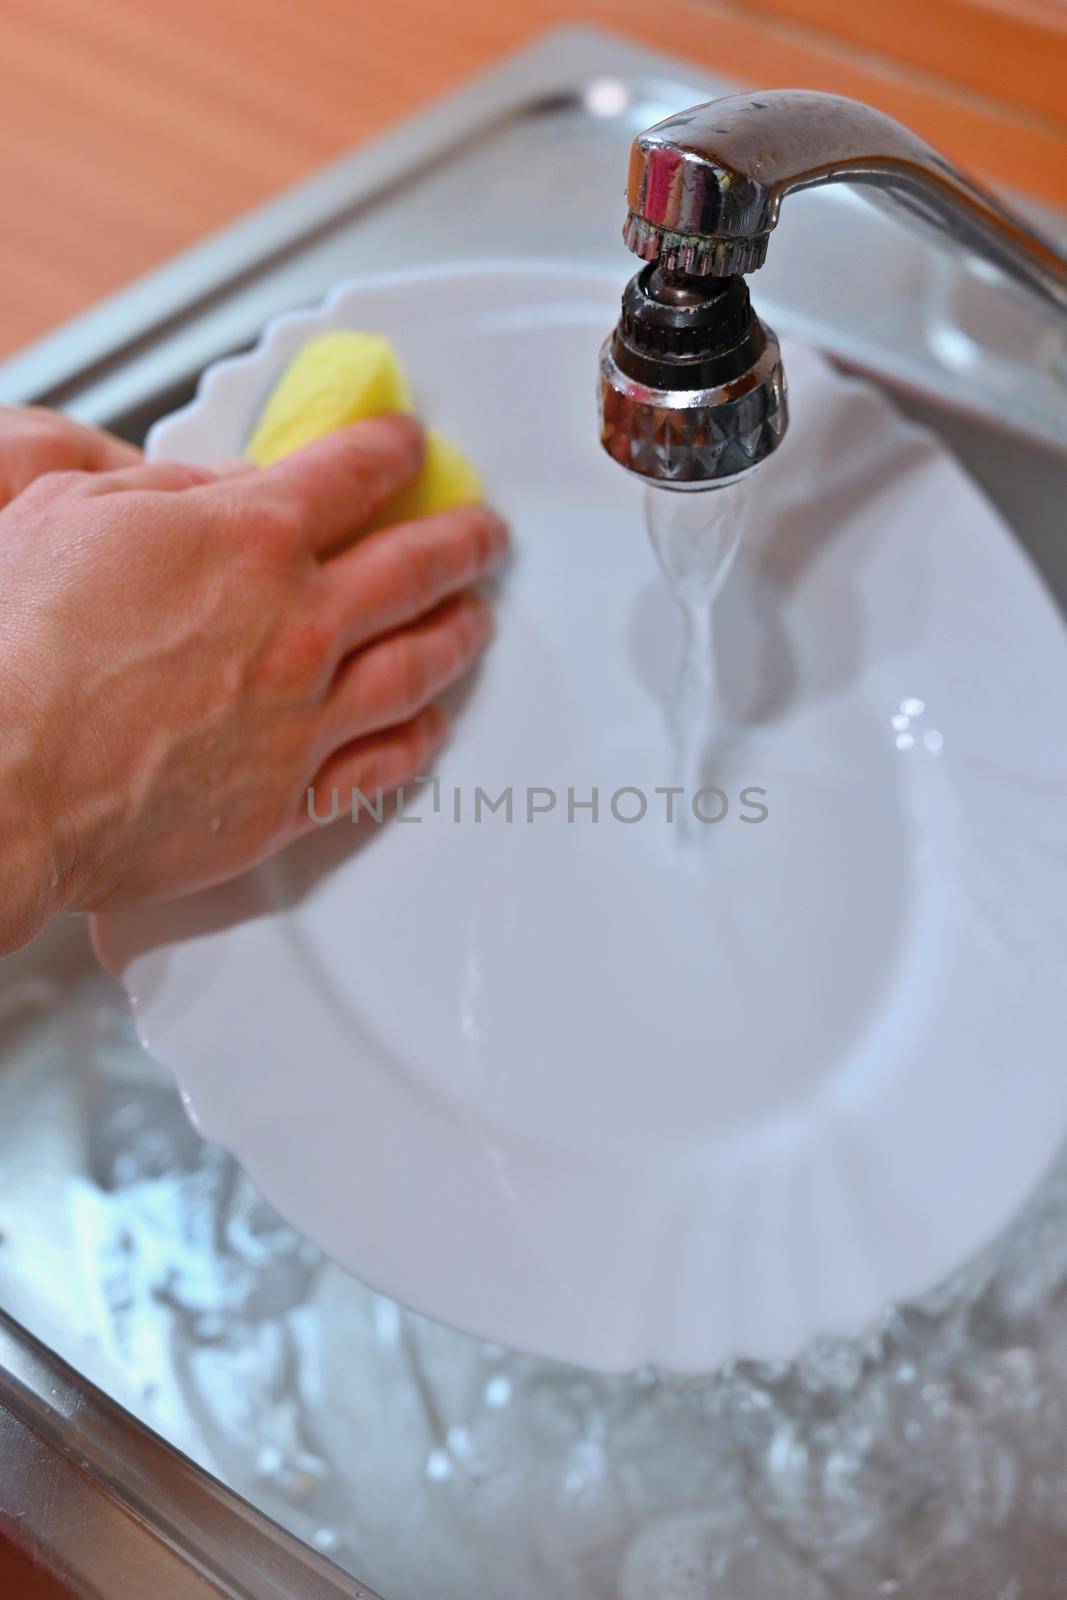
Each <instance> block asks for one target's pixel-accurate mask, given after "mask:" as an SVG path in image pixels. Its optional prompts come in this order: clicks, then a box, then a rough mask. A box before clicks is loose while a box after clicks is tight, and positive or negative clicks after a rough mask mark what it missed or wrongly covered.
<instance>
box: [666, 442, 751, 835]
mask: <svg viewBox="0 0 1067 1600" xmlns="http://www.w3.org/2000/svg"><path fill="white" fill-rule="evenodd" d="M754 476H755V475H754V474H752V473H749V474H746V475H745V476H744V477H742V478H738V479H737V481H736V483H732V484H726V485H723V486H721V487H720V488H717V489H708V490H689V491H685V490H677V489H666V488H658V487H655V486H653V485H649V487H648V488H646V490H645V524H646V527H647V529H648V535H649V539H650V540H651V543H652V548H653V550H654V552H655V555H656V560H657V561H658V562H659V565H660V569H661V571H662V572H663V575H664V577H665V578H666V580H667V583H668V585H669V587H670V591H671V594H672V596H673V597H674V600H675V602H676V604H677V606H678V610H679V613H680V618H681V629H680V649H679V657H678V668H677V676H676V679H675V688H674V694H673V697H672V700H671V706H670V711H669V731H670V737H671V745H672V750H673V761H674V777H673V782H674V783H675V784H677V785H678V786H679V787H680V788H682V789H684V790H685V793H686V795H687V796H689V797H692V796H693V795H695V794H696V793H698V791H699V790H700V789H701V788H702V787H703V785H704V782H705V768H706V763H707V762H708V760H709V757H710V756H711V755H712V753H713V750H714V736H715V629H714V618H715V605H716V601H717V600H718V598H719V596H720V594H721V593H722V590H723V588H724V586H725V584H726V580H727V578H728V577H729V575H730V569H731V568H732V566H733V564H734V557H735V556H736V555H737V551H738V547H739V545H740V543H741V539H742V537H743V535H744V530H745V526H746V524H747V522H748V518H749V511H750V507H751V503H752V492H753V483H754ZM681 824H682V825H681V826H680V827H679V829H678V837H679V838H680V839H681V840H683V841H685V842H686V843H688V842H690V841H691V840H692V839H693V838H694V836H695V835H696V834H697V833H698V832H703V833H706V832H707V830H706V829H701V828H700V827H699V825H698V824H696V823H695V820H694V818H693V816H692V813H691V811H690V808H689V807H688V806H683V807H682V810H681Z"/></svg>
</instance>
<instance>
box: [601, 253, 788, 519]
mask: <svg viewBox="0 0 1067 1600" xmlns="http://www.w3.org/2000/svg"><path fill="white" fill-rule="evenodd" d="M786 421H787V410H786V384H785V374H784V372H783V370H782V361H781V355H780V352H779V349H778V340H777V339H776V338H775V336H774V333H773V331H772V330H771V329H770V328H768V327H767V325H766V324H765V323H764V322H761V321H760V319H759V317H757V316H756V314H755V312H754V311H753V309H752V306H751V303H750V301H749V297H748V289H747V287H746V285H745V281H744V279H743V278H740V277H736V276H731V277H694V276H689V275H685V274H677V273H669V272H667V271H665V270H664V269H663V267H662V266H658V265H655V264H650V265H648V266H646V267H645V268H644V269H643V270H642V271H641V272H639V273H638V274H637V276H636V277H635V278H633V279H632V280H631V282H630V283H629V285H628V286H627V289H626V292H625V293H624V295H623V300H622V311H621V314H620V317H619V321H618V324H617V325H616V327H615V329H614V331H613V332H612V333H611V334H610V335H609V336H608V338H607V339H606V340H605V342H604V345H603V348H602V349H601V352H600V438H601V443H602V444H603V446H604V449H605V450H606V451H607V452H608V454H609V455H610V456H611V457H612V458H613V459H614V460H615V461H617V462H618V463H619V464H620V466H623V467H625V468H626V469H627V470H628V471H629V472H633V473H636V474H637V476H638V477H641V478H644V479H645V480H646V481H651V482H654V483H658V484H661V485H662V486H663V487H665V488H671V489H711V488H715V487H716V486H718V485H720V484H722V483H725V482H728V481H730V480H731V479H734V478H737V477H740V476H741V475H742V474H743V473H746V472H751V471H752V470H753V469H754V468H755V467H757V466H759V464H760V462H761V461H764V460H765V459H766V457H767V456H769V455H770V454H771V452H772V450H774V449H776V447H777V446H778V444H779V442H780V441H781V439H782V436H783V435H784V433H785V429H786Z"/></svg>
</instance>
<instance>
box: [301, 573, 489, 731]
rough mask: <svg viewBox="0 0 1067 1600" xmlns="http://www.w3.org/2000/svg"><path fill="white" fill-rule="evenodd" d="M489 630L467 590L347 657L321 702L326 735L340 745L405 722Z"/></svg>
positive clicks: (465, 665) (469, 658) (458, 670)
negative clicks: (406, 626)
mask: <svg viewBox="0 0 1067 1600" xmlns="http://www.w3.org/2000/svg"><path fill="white" fill-rule="evenodd" d="M492 631H493V624H492V616H491V613H490V610H489V607H488V605H487V604H486V602H485V601H484V600H483V599H482V598H481V597H480V596H479V595H473V594H467V595H463V596H461V597H460V598H459V599H457V600H448V601H446V602H445V604H444V605H443V606H440V607H439V608H438V609H437V610H436V611H434V612H432V613H431V614H430V615H429V616H428V617H424V618H423V619H422V620H421V621H420V622H417V623H414V624H412V626H411V627H408V628H403V629H402V630H401V631H400V632H399V633H394V634H391V635H390V636H389V637H388V638H386V639H380V640H378V641H377V642H376V643H374V644H371V645H368V646H367V647H366V649H364V650H360V651H359V652H357V654H356V655H354V656H351V657H349V659H348V661H347V662H346V663H345V664H344V665H343V666H342V668H341V670H340V672H339V673H338V675H337V677H336V679H335V681H334V685H333V688H332V690H331V692H330V696H329V698H328V700H327V703H326V706H325V710H324V715H325V728H326V734H327V737H329V738H332V739H335V740H336V741H337V742H338V743H342V742H347V741H348V740H349V739H355V738H360V737H362V736H363V735H364V734H368V733H374V732H376V731H377V730H378V729H380V728H388V727H391V726H392V724H393V723H396V722H407V721H408V719H409V718H410V717H413V716H414V715H415V714H416V713H417V712H418V711H421V710H422V708H423V706H426V705H429V703H430V701H431V700H436V698H437V696H438V695H439V694H440V693H441V692H442V690H444V689H447V688H448V686H449V684H451V683H454V682H455V681H456V679H457V678H461V677H462V676H463V674H464V673H465V672H468V671H469V670H470V668H471V667H472V666H473V665H474V662H475V661H476V660H477V659H478V657H479V655H480V654H481V653H482V651H483V650H484V648H485V646H486V644H487V643H488V642H489V638H490V635H491V634H492Z"/></svg>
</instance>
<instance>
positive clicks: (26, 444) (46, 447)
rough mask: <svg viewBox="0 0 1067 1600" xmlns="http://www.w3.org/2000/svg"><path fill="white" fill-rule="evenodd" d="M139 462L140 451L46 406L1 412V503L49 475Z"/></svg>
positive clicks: (5, 408) (14, 408) (104, 468)
mask: <svg viewBox="0 0 1067 1600" xmlns="http://www.w3.org/2000/svg"><path fill="white" fill-rule="evenodd" d="M140 459H141V452H140V450H138V449H137V447H136V445H132V444H128V443H127V442H126V440H125V439H117V438H116V437H115V436H114V434H110V433H105V432H103V430H102V429H100V428H90V427H88V426H87V425H86V424H85V423H81V422H74V421H73V420H72V419H71V418H70V417H65V416H63V414H62V413H61V412H58V411H50V410H48V409H47V408H46V407H44V406H25V407H6V406H5V407H0V503H5V502H7V501H8V500H12V499H14V497H15V495H17V494H21V492H22V490H23V489H25V488H26V487H27V486H28V485H29V484H31V483H32V482H33V481H34V480H35V479H36V478H41V477H44V475H45V474H46V473H51V472H105V471H107V470H109V469H111V468H116V467H125V466H130V465H132V464H133V463H134V462H136V461H139V460H140Z"/></svg>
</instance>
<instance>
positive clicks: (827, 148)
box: [624, 89, 1067, 313]
mask: <svg viewBox="0 0 1067 1600" xmlns="http://www.w3.org/2000/svg"><path fill="white" fill-rule="evenodd" d="M825 183H854V184H861V185H865V186H867V187H868V188H869V189H871V191H872V198H876V199H878V198H881V199H884V200H886V201H889V202H890V203H891V204H894V205H896V206H898V207H900V208H902V209H904V210H905V211H907V212H909V213H911V214H912V215H913V216H915V217H918V218H919V219H921V221H923V222H924V223H926V224H928V225H930V226H932V227H934V228H936V229H937V230H938V232H940V233H942V234H946V235H948V236H950V237H951V238H952V239H954V240H955V241H956V242H958V243H959V244H960V245H962V246H963V247H965V248H967V249H970V250H972V251H974V252H976V253H977V254H979V255H982V256H984V257H985V259H986V260H988V261H990V262H992V263H993V264H994V265H995V266H997V267H999V268H1000V269H1001V270H1002V271H1004V272H1005V273H1006V274H1007V275H1008V276H1009V277H1010V278H1012V279H1014V280H1015V281H1016V282H1019V283H1021V284H1023V285H1025V286H1026V287H1027V288H1028V289H1030V290H1031V291H1032V292H1033V294H1034V295H1035V296H1036V297H1037V298H1038V299H1039V300H1041V301H1043V302H1044V303H1045V304H1046V305H1051V306H1053V307H1055V308H1056V309H1057V310H1059V311H1060V312H1063V313H1067V260H1065V259H1064V257H1063V256H1062V255H1061V254H1060V252H1059V251H1058V250H1057V249H1056V248H1055V246H1054V245H1052V244H1051V243H1050V242H1049V241H1048V240H1047V239H1045V238H1043V237H1042V236H1041V235H1040V234H1039V233H1037V232H1036V231H1035V230H1034V229H1032V228H1031V227H1030V226H1029V225H1028V224H1027V223H1025V222H1024V221H1023V220H1022V219H1021V218H1020V217H1018V216H1016V215H1015V214H1014V213H1013V212H1012V211H1010V210H1009V209H1008V208H1007V207H1006V206H1003V205H1002V204H1001V203H1000V202H999V201H998V200H996V199H995V198H994V197H993V196H992V195H990V194H987V193H986V192H985V190H983V189H981V188H980V187H979V186H978V185H977V184H975V183H972V182H971V180H970V179H968V178H966V177H965V176H964V175H963V174H962V173H961V172H959V171H958V170H957V169H956V168H955V167H954V166H953V165H952V163H951V162H950V161H948V160H946V159H945V157H944V156H941V155H939V154H938V153H937V151H936V150H933V149H931V147H930V146H929V145H927V144H925V143H924V141H923V140H922V139H920V138H918V137H917V135H915V134H914V133H912V132H911V131H910V130H909V129H908V128H905V127H904V126H903V125H902V124H901V123H899V122H896V121H894V119H893V118H892V117H889V116H886V115H885V113H884V112H881V111H876V110H875V109H874V108H873V107H872V106H867V105H863V104H861V103H860V102H858V101H855V100H846V99H844V98H843V97H841V96H839V95H832V94H818V93H815V92H814V91H809V90H802V89H773V90H766V91H762V92H757V93H755V94H742V95H731V96H729V97H727V98H725V99H722V100H712V101H709V102H708V103H707V104H706V105H699V106H693V107H692V108H690V109H689V110H687V111H681V112H678V113H677V114H676V115H675V116H671V117H668V118H666V120H665V121H663V122H659V123H657V124H656V125H655V127H652V128H649V129H648V130H647V132H645V133H642V134H640V135H639V136H638V137H637V138H636V139H635V140H634V143H633V147H632V150H631V154H630V173H629V183H628V186H627V198H628V201H629V208H630V214H629V218H628V220H627V223H626V227H625V230H624V238H625V240H626V243H627V245H628V246H629V248H630V249H631V250H632V251H633V252H634V253H635V254H636V255H638V256H640V257H642V259H644V260H646V261H652V260H658V261H659V263H660V265H661V267H663V268H665V269H666V270H667V271H681V272H685V273H688V274H692V275H698V276H699V275H703V274H712V275H714V276H716V277H721V276H725V275H727V274H730V273H747V272H753V271H755V270H756V268H758V267H760V266H762V264H763V261H764V259H765V257H766V254H767V246H768V242H769V240H770V235H771V233H772V231H773V229H774V228H775V226H776V224H777V222H778V218H779V215H780V213H781V207H782V202H783V200H785V198H786V196H787V195H790V194H794V193H796V192H797V191H798V190H801V189H811V188H814V187H816V186H817V185H820V184H825Z"/></svg>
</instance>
